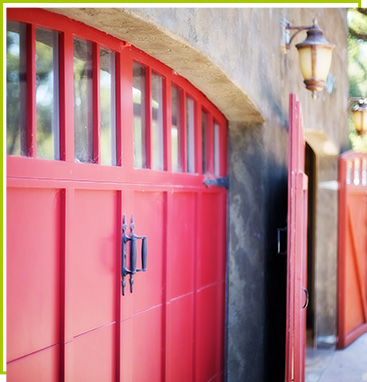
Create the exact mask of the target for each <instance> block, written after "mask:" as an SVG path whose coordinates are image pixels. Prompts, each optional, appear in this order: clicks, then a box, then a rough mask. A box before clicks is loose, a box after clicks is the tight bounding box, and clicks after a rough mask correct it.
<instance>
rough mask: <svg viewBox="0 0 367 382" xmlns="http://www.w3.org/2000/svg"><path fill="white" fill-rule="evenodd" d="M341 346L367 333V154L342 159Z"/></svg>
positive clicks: (340, 247)
mask: <svg viewBox="0 0 367 382" xmlns="http://www.w3.org/2000/svg"><path fill="white" fill-rule="evenodd" d="M338 229H339V234H338V248H339V251H338V343H337V346H338V348H339V349H343V348H345V347H347V346H348V345H349V344H351V343H352V342H353V341H355V340H356V339H357V338H358V337H359V336H360V335H361V334H363V333H364V332H366V331H367V297H366V296H367V154H365V153H357V152H353V151H350V152H347V153H344V154H343V155H342V156H341V157H340V159H339V228H338Z"/></svg>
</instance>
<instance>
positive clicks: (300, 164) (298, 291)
mask: <svg viewBox="0 0 367 382" xmlns="http://www.w3.org/2000/svg"><path fill="white" fill-rule="evenodd" d="M304 163H305V142H304V138H303V124H302V114H301V109H300V104H299V102H298V100H297V97H296V95H294V94H291V95H290V97H289V161H288V227H287V230H288V244H287V318H286V369H285V380H286V381H287V382H291V381H297V382H302V381H304V367H305V346H306V309H304V308H303V306H304V304H305V292H304V289H305V288H306V259H307V258H306V256H307V251H306V243H307V237H306V232H307V176H306V175H305V173H304Z"/></svg>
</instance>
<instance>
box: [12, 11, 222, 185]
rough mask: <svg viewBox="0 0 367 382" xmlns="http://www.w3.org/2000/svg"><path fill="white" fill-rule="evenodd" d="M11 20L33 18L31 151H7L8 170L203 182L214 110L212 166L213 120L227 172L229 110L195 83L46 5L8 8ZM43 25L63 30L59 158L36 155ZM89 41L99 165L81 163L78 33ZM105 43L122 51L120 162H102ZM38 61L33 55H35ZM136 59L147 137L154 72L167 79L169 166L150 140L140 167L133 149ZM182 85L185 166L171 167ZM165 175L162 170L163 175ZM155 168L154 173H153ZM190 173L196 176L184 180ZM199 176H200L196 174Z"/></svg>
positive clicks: (29, 89)
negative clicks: (77, 155) (77, 157)
mask: <svg viewBox="0 0 367 382" xmlns="http://www.w3.org/2000/svg"><path fill="white" fill-rule="evenodd" d="M7 20H9V21H10V20H11V21H15V22H21V23H25V24H27V32H28V35H27V58H28V60H27V61H28V63H27V65H28V66H27V73H30V75H29V76H27V116H28V117H27V136H28V138H27V156H26V157H15V156H8V158H7V162H8V173H9V175H13V176H15V177H17V176H25V175H26V176H31V177H32V176H34V177H38V178H40V179H42V178H48V179H50V178H66V179H69V178H70V176H71V177H75V179H80V180H90V179H94V180H95V179H96V177H97V178H98V179H99V180H102V181H103V180H112V179H113V181H125V180H127V179H130V178H131V179H132V178H134V177H135V175H133V174H140V175H141V174H142V173H143V174H144V179H145V181H147V182H150V181H153V180H154V179H155V182H157V181H158V180H159V181H161V182H163V183H165V182H171V183H172V182H175V181H177V182H182V181H185V182H194V183H195V184H198V183H197V182H199V181H200V182H201V183H202V176H203V175H205V174H203V171H202V155H203V153H202V136H201V112H202V110H205V112H206V113H208V125H209V126H208V128H209V131H208V133H209V134H208V135H209V136H208V139H207V147H206V149H205V150H206V152H207V153H208V166H207V170H208V171H207V172H208V173H209V175H213V171H214V163H213V161H214V155H213V152H214V147H213V146H214V142H213V141H214V140H213V126H214V123H217V124H218V125H219V128H220V174H219V176H225V175H226V168H227V158H226V157H227V122H226V119H225V117H224V116H223V115H222V113H221V112H220V111H219V110H218V109H217V108H216V107H215V106H214V105H213V104H212V103H211V102H210V101H209V100H208V98H207V97H206V96H205V95H203V94H202V93H201V92H200V91H199V90H198V89H196V88H195V87H194V86H193V85H192V84H191V83H190V82H189V81H187V80H186V79H184V78H183V77H181V76H180V75H178V74H177V73H176V72H175V71H174V70H172V69H171V68H169V67H168V66H166V65H165V64H163V63H161V62H160V61H158V60H156V59H154V58H153V57H151V56H149V55H147V54H145V53H144V52H142V51H140V50H139V49H137V48H135V47H133V46H131V45H130V44H129V43H126V42H124V41H121V40H119V39H117V38H114V37H112V36H110V35H107V34H105V33H103V32H100V31H98V30H96V29H94V28H92V27H89V26H86V25H84V24H82V23H80V22H77V21H74V20H71V19H69V18H67V17H65V16H61V15H58V14H54V13H52V12H49V11H45V10H42V9H32V8H30V9H25V8H8V9H7ZM36 27H42V28H46V29H49V30H53V31H57V32H59V68H60V69H59V76H60V78H59V96H60V98H59V99H60V105H59V106H60V160H42V159H37V157H36V150H37V139H36V104H35V96H36V79H35V78H36V76H35V73H36V63H35V30H36ZM74 37H78V38H80V39H83V40H86V41H90V42H92V45H93V59H94V62H93V73H94V76H93V105H94V106H93V120H94V122H93V131H94V141H93V149H94V153H93V163H82V164H80V163H75V162H74V88H73V86H74V83H73V70H74V68H73V57H74V51H73V39H74ZM100 46H103V47H104V48H107V49H109V50H111V51H113V52H114V53H115V58H116V66H115V68H116V73H115V79H116V84H115V86H116V156H117V157H116V166H96V164H97V165H98V164H100V163H101V158H100V138H99V137H100V124H99V119H100V118H99V117H100V110H99V102H100V101H99V54H98V53H99V47H100ZM29 55H30V56H31V57H32V59H29V57H30V56H29ZM133 62H137V63H139V64H141V65H143V66H145V67H146V90H147V93H146V116H147V118H146V119H147V124H146V129H147V138H148V139H147V142H151V140H150V137H151V126H152V111H151V96H152V94H151V73H153V72H154V73H156V74H158V75H160V76H162V78H163V82H162V85H163V86H162V87H163V94H162V99H163V148H164V152H163V161H164V166H163V171H154V170H151V151H152V147H151V143H150V144H149V143H147V166H146V167H147V168H146V169H136V168H134V148H133V142H134V139H133V138H134V137H133V128H132V127H133V100H132V80H133V76H132V63H133ZM172 85H174V86H176V87H177V88H178V89H180V96H181V102H180V118H181V126H182V128H181V134H182V135H181V141H180V142H181V148H180V150H181V153H180V154H181V160H182V172H180V173H177V172H175V173H173V172H172V158H171V155H172V148H171V118H172V116H171V86H172ZM187 97H190V98H191V99H192V100H193V101H194V121H195V147H194V150H195V171H194V173H188V168H187V154H188V148H187V144H186V99H187ZM158 173H159V174H158ZM153 174H154V175H153ZM184 178H185V179H187V178H191V181H188V180H183V179H184ZM197 178H200V179H199V180H197Z"/></svg>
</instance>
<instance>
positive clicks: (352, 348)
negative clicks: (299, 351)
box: [306, 333, 367, 382]
mask: <svg viewBox="0 0 367 382" xmlns="http://www.w3.org/2000/svg"><path fill="white" fill-rule="evenodd" d="M306 382H367V333H365V334H364V335H363V336H361V337H360V338H359V339H358V340H356V341H355V342H353V343H352V344H350V345H349V346H348V347H347V348H346V349H344V350H324V349H318V350H316V349H312V348H307V350H306Z"/></svg>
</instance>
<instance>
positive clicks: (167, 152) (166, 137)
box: [162, 77, 172, 171]
mask: <svg viewBox="0 0 367 382" xmlns="http://www.w3.org/2000/svg"><path fill="white" fill-rule="evenodd" d="M171 101H172V99H171V81H170V80H169V79H167V78H165V77H164V78H163V105H164V110H163V164H164V166H163V169H164V170H165V171H172V147H171V144H172V139H171V124H172V105H171ZM162 107H163V106H162Z"/></svg>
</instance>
